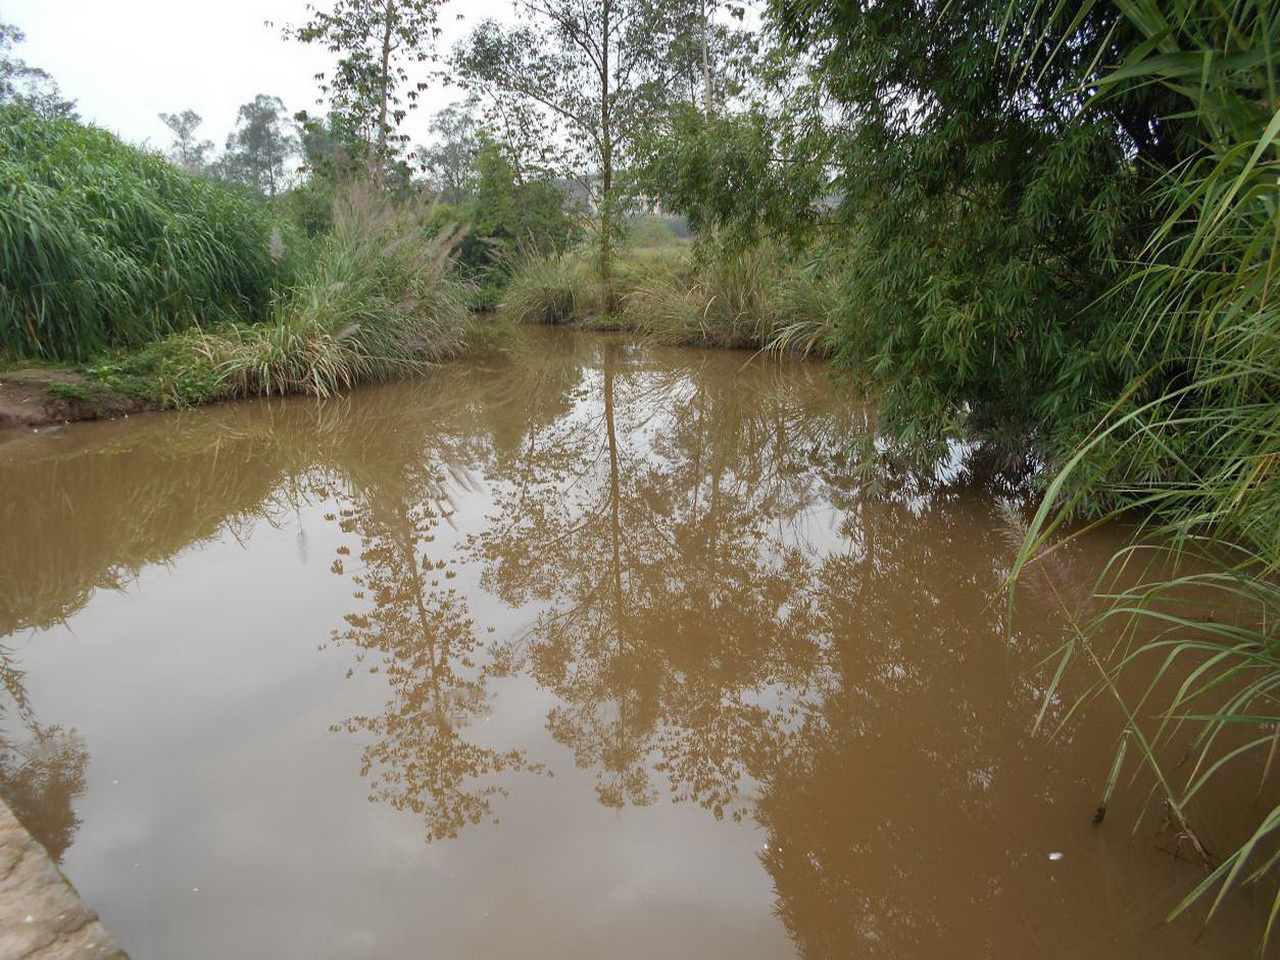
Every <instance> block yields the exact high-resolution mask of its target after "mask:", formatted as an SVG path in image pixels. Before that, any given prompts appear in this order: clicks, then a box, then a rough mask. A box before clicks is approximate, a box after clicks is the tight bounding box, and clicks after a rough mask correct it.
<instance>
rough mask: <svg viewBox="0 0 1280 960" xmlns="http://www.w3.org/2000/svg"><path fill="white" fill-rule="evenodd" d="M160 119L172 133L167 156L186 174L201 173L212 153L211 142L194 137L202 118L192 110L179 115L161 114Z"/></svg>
mask: <svg viewBox="0 0 1280 960" xmlns="http://www.w3.org/2000/svg"><path fill="white" fill-rule="evenodd" d="M160 119H161V120H162V121H163V122H164V125H165V126H166V127H168V128H169V129H170V130H171V131H172V132H173V146H172V147H171V148H170V150H169V156H170V157H172V158H173V161H174V162H175V163H177V164H178V166H180V167H182V169H183V170H186V171H187V173H202V172H203V171H204V169H205V168H206V167H208V165H209V155H210V154H211V153H213V141H212V140H201V139H199V138H198V137H197V136H196V130H198V129H199V128H200V124H202V123H203V122H204V118H203V117H201V116H200V114H198V113H196V112H195V111H194V110H183V111H182V112H181V113H162V114H160Z"/></svg>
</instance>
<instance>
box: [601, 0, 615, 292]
mask: <svg viewBox="0 0 1280 960" xmlns="http://www.w3.org/2000/svg"><path fill="white" fill-rule="evenodd" d="M611 12H612V4H611V3H610V0H604V3H603V6H602V13H603V19H602V24H603V27H602V30H601V34H602V35H601V39H600V49H601V51H602V55H601V57H600V285H601V287H602V291H603V294H604V309H605V312H606V313H612V312H613V308H614V295H613V218H614V209H613V129H612V127H611V123H612V117H611V116H610V109H609V29H610V23H609V14H610V13H611Z"/></svg>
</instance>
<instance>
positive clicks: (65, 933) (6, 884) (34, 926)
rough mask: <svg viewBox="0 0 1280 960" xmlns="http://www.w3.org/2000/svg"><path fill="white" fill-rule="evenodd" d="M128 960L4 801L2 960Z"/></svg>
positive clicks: (0, 813) (0, 807) (0, 819)
mask: <svg viewBox="0 0 1280 960" xmlns="http://www.w3.org/2000/svg"><path fill="white" fill-rule="evenodd" d="M90 957H100V958H104V960H128V958H127V957H126V955H125V952H124V951H123V950H121V949H120V948H119V947H118V946H117V945H116V942H115V941H114V940H113V939H111V935H110V934H108V933H107V931H106V930H105V929H104V928H103V926H102V923H101V922H100V921H99V920H98V915H97V913H95V912H94V911H93V910H90V909H89V908H88V907H87V906H85V904H84V901H82V900H81V899H80V895H79V894H77V893H76V891H75V888H74V887H72V886H71V884H70V883H68V882H67V879H66V878H65V877H64V876H63V875H62V874H61V873H59V872H58V868H57V867H56V866H54V864H53V861H52V860H50V859H49V855H48V854H47V853H45V849H44V847H42V846H40V844H38V843H37V842H36V841H35V838H33V837H32V836H31V834H29V833H27V830H26V828H25V827H23V826H22V824H21V823H19V822H18V818H17V817H15V816H14V815H13V811H12V810H10V809H9V807H8V806H7V805H6V804H5V803H4V802H3V801H0V960H73V958H74V960H87V958H90Z"/></svg>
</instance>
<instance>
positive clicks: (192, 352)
mask: <svg viewBox="0 0 1280 960" xmlns="http://www.w3.org/2000/svg"><path fill="white" fill-rule="evenodd" d="M458 239H459V233H458V231H457V230H456V228H454V227H451V226H450V227H446V228H444V229H440V228H439V227H438V226H436V225H435V217H434V214H433V210H432V208H431V207H430V206H429V205H426V204H424V203H422V202H420V201H415V200H408V201H405V200H396V199H393V198H390V197H388V196H385V195H383V194H381V193H380V192H378V191H377V190H376V189H375V188H374V187H371V186H369V185H367V184H359V183H356V184H351V185H349V186H347V187H346V188H344V192H342V193H341V194H340V195H339V197H338V199H337V201H336V203H335V206H334V214H333V232H332V234H330V235H329V236H328V237H326V238H325V239H324V240H323V241H322V242H321V243H320V244H319V246H318V248H317V249H316V252H315V255H314V258H313V259H312V262H311V263H310V264H309V265H308V266H307V267H306V268H305V269H304V270H302V271H301V272H300V275H299V276H298V278H297V280H296V281H295V282H294V284H293V285H292V286H290V287H289V288H288V289H287V290H286V291H284V292H283V293H282V294H281V295H280V296H279V297H278V298H277V299H276V300H275V302H274V304H273V306H272V310H271V319H270V320H269V321H268V322H265V323H261V324H253V325H248V324H235V323H231V324H223V325H220V326H217V327H214V328H212V329H208V330H187V331H183V332H180V333H177V334H174V335H172V336H170V337H168V338H165V339H163V340H161V341H159V342H157V343H154V344H152V345H150V346H148V347H147V348H146V349H143V350H141V351H135V352H131V353H128V354H124V355H122V356H119V357H117V358H115V359H114V360H111V361H108V362H105V363H103V364H100V365H99V366H97V367H96V368H94V372H95V373H96V374H97V375H98V376H99V377H100V378H101V379H103V380H105V381H106V382H107V383H108V384H109V385H112V386H115V387H118V388H123V389H127V390H132V392H135V393H136V392H143V393H144V394H146V393H147V392H148V391H151V392H150V394H149V395H148V399H150V400H152V401H154V402H158V403H160V404H161V405H166V406H180V405H185V404H190V403H195V402H201V401H205V400H212V399H226V398H230V397H241V396H260V395H271V394H278V395H284V394H290V393H305V394H310V395H312V396H318V397H327V396H331V395H333V394H335V393H339V392H341V391H343V390H346V389H349V388H351V387H352V386H354V385H355V384H357V383H360V382H363V381H368V380H382V379H388V378H391V377H395V376H403V375H406V374H410V373H416V372H420V371H422V370H424V369H425V368H426V367H428V366H429V365H430V364H432V363H434V362H437V361H440V360H443V359H445V358H447V357H450V356H452V355H454V354H456V353H458V352H459V351H460V350H462V349H463V347H464V345H465V342H466V336H467V332H468V328H469V322H470V321H469V313H468V311H467V309H466V305H465V291H464V290H463V287H462V285H461V283H460V282H459V281H458V279H457V277H456V274H455V271H454V269H453V267H454V262H453V254H454V250H455V249H456V246H457V242H458Z"/></svg>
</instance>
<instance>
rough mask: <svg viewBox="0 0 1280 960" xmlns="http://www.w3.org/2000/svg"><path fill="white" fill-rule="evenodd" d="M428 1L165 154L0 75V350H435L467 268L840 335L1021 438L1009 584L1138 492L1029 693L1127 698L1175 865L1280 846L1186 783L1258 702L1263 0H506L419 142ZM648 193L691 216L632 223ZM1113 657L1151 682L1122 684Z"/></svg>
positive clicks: (1269, 141) (1265, 250)
mask: <svg viewBox="0 0 1280 960" xmlns="http://www.w3.org/2000/svg"><path fill="white" fill-rule="evenodd" d="M436 7H437V4H435V3H432V2H429V0H395V2H389V3H385V4H382V3H378V4H374V3H371V2H368V0H343V3H342V4H341V5H339V6H338V7H336V8H335V12H334V13H333V14H332V15H330V14H326V13H323V12H321V13H317V14H316V17H315V18H314V19H313V21H312V22H311V23H310V24H308V25H306V26H305V27H302V28H296V29H294V30H292V32H291V35H292V36H294V37H296V38H297V39H300V40H302V41H304V42H324V43H326V44H329V45H331V46H332V48H333V49H334V50H335V52H337V53H339V55H340V59H339V64H338V70H337V72H335V73H334V74H333V75H332V77H330V79H329V80H328V81H326V82H327V84H328V86H329V89H330V93H331V94H332V96H331V100H332V110H331V111H330V112H329V113H328V114H327V115H326V116H325V117H323V118H316V117H309V116H306V115H305V114H304V115H299V117H298V118H297V121H296V125H295V121H294V120H290V119H289V118H288V117H287V115H286V114H285V111H284V108H283V105H280V104H279V101H276V100H274V98H269V97H259V98H257V99H255V101H253V103H252V104H246V106H245V108H244V109H242V111H241V117H240V119H239V126H238V128H237V131H236V132H235V133H233V135H232V137H230V138H229V139H228V146H227V151H226V153H225V154H224V156H223V157H222V158H220V159H219V160H211V159H210V150H211V144H209V143H208V142H204V141H199V140H198V139H197V137H196V134H195V130H196V128H197V127H198V124H199V117H198V116H195V115H194V114H191V113H190V111H188V112H187V113H186V114H172V115H166V123H167V124H169V126H170V127H171V129H173V131H174V133H175V148H174V153H173V159H174V160H176V161H177V164H178V165H177V166H175V165H172V164H170V163H168V162H167V161H166V160H164V159H162V158H160V157H158V156H154V155H150V154H147V153H145V152H141V151H138V150H136V149H134V148H132V147H128V146H126V145H124V144H122V143H120V142H119V141H118V140H116V139H115V138H113V137H111V136H109V135H107V134H105V133H102V132H101V131H97V130H94V129H92V128H89V127H85V126H82V125H80V124H79V123H77V122H76V121H75V120H74V119H70V118H68V113H69V110H68V108H67V105H66V104H65V101H61V100H60V99H58V98H57V97H55V96H53V95H52V94H49V93H48V91H45V94H43V95H42V97H36V96H35V95H34V94H21V93H20V92H15V90H11V89H9V88H6V87H4V86H0V101H5V100H10V101H14V102H13V103H12V104H11V105H7V106H3V107H0V110H2V111H3V112H2V113H0V246H2V247H3V251H4V252H3V258H4V259H3V261H2V266H3V282H2V283H0V344H2V345H3V348H4V350H5V352H6V354H7V355H9V356H12V357H42V358H57V359H75V360H81V361H85V360H89V361H90V363H89V369H90V370H91V371H92V372H93V373H94V374H95V375H96V376H99V377H100V378H102V379H104V380H106V381H107V382H108V383H110V384H114V385H117V386H121V387H125V388H128V389H132V390H134V391H135V392H143V393H146V394H148V395H149V396H152V397H153V398H155V399H159V400H162V401H163V402H170V403H185V402H192V401H194V400H199V399H205V398H210V397H226V396H234V395H243V394H249V393H261V392H268V393H271V392H287V391H291V390H305V391H308V392H311V393H315V394H321V395H324V394H327V393H331V392H333V391H335V390H339V389H342V388H344V387H346V386H349V385H350V384H352V383H354V382H356V381H357V380H360V379H365V378H369V377H382V376H389V375H392V374H395V373H398V372H402V371H405V370H412V369H417V368H420V367H421V365H422V364H423V363H426V362H429V361H431V360H434V359H438V358H440V357H443V356H445V355H448V354H449V353H451V352H452V351H453V350H455V349H457V348H458V347H459V345H460V343H461V337H462V331H463V328H464V326H465V317H464V314H465V311H464V305H470V306H472V307H488V306H491V305H493V304H494V303H495V302H498V301H499V300H501V301H502V303H503V304H504V306H505V309H506V312H507V314H508V315H509V316H511V317H513V318H515V319H517V320H522V321H528V322H564V321H568V320H578V321H585V320H592V321H594V322H596V323H598V324H601V325H606V326H623V327H627V328H630V329H634V330H638V331H641V332H644V333H646V334H648V335H650V336H653V337H655V338H659V339H662V340H664V341H679V342H694V343H703V344H712V345H721V346H733V347H773V348H775V349H779V350H784V349H786V350H797V351H801V352H805V353H815V354H819V355H822V356H824V357H829V358H830V360H831V362H832V364H833V365H834V368H835V369H837V370H838V371H840V372H841V373H842V375H843V376H844V378H845V379H846V381H847V382H848V383H849V384H850V385H851V387H853V388H856V389H860V390H863V391H865V392H867V393H869V394H870V395H872V396H873V397H874V398H875V399H876V400H877V402H878V404H879V410H880V413H881V418H880V421H879V422H880V426H881V428H882V429H883V430H885V431H886V433H887V434H889V435H890V436H891V437H892V438H893V439H894V440H897V441H900V442H901V445H903V446H910V447H912V448H914V449H916V450H919V451H921V452H922V453H923V454H924V455H926V457H927V456H928V455H930V454H937V452H938V451H939V450H942V449H945V445H944V442H945V441H947V440H949V439H953V438H956V437H965V438H968V439H974V438H976V439H979V440H981V441H983V442H985V443H987V444H988V445H991V446H993V447H1001V448H1003V449H1005V450H1010V449H1011V450H1014V451H1017V452H1018V453H1019V454H1020V457H1021V459H1023V460H1026V461H1031V462H1034V463H1037V464H1040V465H1048V467H1049V469H1048V470H1047V471H1045V473H1044V477H1045V479H1044V484H1045V485H1044V491H1043V492H1044V498H1043V504H1042V506H1041V507H1040V509H1039V511H1038V512H1037V513H1036V515H1035V516H1034V517H1033V518H1032V519H1031V522H1030V525H1029V527H1028V528H1027V530H1026V534H1025V538H1024V539H1023V541H1022V544H1021V547H1020V549H1019V551H1018V556H1017V558H1016V561H1015V563H1014V565H1013V573H1015V574H1017V575H1018V577H1019V578H1020V580H1021V582H1024V583H1025V582H1026V580H1027V579H1028V578H1032V579H1034V578H1036V577H1041V578H1045V577H1048V576H1049V571H1050V569H1051V567H1052V564H1051V563H1049V562H1047V561H1046V560H1045V558H1046V556H1049V555H1052V554H1053V549H1052V548H1053V547H1054V546H1055V545H1056V539H1057V538H1059V537H1060V536H1061V534H1062V531H1064V530H1065V529H1067V526H1068V524H1070V523H1072V522H1074V521H1076V520H1078V519H1080V518H1081V517H1100V516H1111V515H1123V516H1124V517H1125V518H1127V519H1131V520H1134V521H1135V522H1137V523H1138V524H1140V528H1139V534H1140V536H1139V538H1138V539H1137V540H1136V541H1135V545H1134V546H1133V547H1131V548H1128V549H1126V550H1125V551H1122V552H1121V553H1119V554H1117V556H1116V558H1115V561H1114V564H1113V566H1112V568H1111V569H1110V570H1109V571H1108V572H1107V574H1105V575H1104V577H1103V579H1102V580H1101V581H1100V582H1099V584H1098V587H1097V590H1096V591H1095V597H1094V603H1093V605H1092V606H1091V607H1090V608H1089V610H1090V611H1091V612H1087V613H1086V612H1085V611H1084V610H1082V609H1076V608H1075V607H1073V606H1072V605H1070V604H1068V603H1067V602H1066V601H1065V599H1064V603H1063V606H1064V614H1065V619H1064V622H1065V623H1066V627H1065V628H1064V629H1065V630H1066V642H1065V644H1064V647H1063V650H1062V655H1061V657H1059V658H1057V660H1056V661H1055V663H1056V665H1057V666H1056V672H1055V673H1054V675H1053V679H1052V681H1051V683H1050V684H1049V686H1050V690H1049V693H1048V694H1047V696H1048V697H1052V696H1054V695H1055V694H1056V691H1057V689H1058V687H1059V683H1060V682H1061V679H1062V677H1063V676H1064V674H1065V671H1066V669H1067V667H1068V666H1069V665H1070V664H1071V663H1072V662H1073V661H1074V660H1076V659H1080V660H1082V661H1084V662H1085V663H1086V664H1088V665H1089V669H1091V670H1093V671H1095V673H1094V676H1095V677H1096V683H1095V684H1094V685H1093V689H1094V690H1095V691H1101V692H1103V693H1104V694H1106V695H1108V696H1112V697H1114V698H1115V699H1116V700H1117V701H1118V702H1119V703H1120V704H1121V707H1122V712H1123V713H1124V716H1125V717H1126V723H1125V727H1124V730H1123V732H1122V733H1121V736H1120V746H1119V749H1118V751H1117V765H1116V769H1115V771H1113V774H1112V777H1111V779H1110V782H1109V783H1108V784H1107V786H1106V788H1105V791H1104V793H1105V796H1104V801H1103V804H1102V811H1100V815H1101V812H1105V806H1106V799H1107V797H1109V795H1110V792H1111V790H1112V789H1113V788H1114V786H1115V783H1116V782H1117V779H1118V776H1119V773H1120V771H1121V770H1122V769H1124V764H1125V761H1126V757H1128V758H1130V759H1129V761H1128V762H1129V763H1130V765H1132V763H1133V761H1132V758H1133V757H1140V758H1141V760H1142V762H1143V763H1144V764H1145V766H1146V768H1147V771H1148V773H1149V774H1152V775H1153V776H1154V780H1155V782H1156V784H1157V789H1156V793H1155V796H1156V797H1158V799H1159V800H1160V801H1162V803H1163V805H1164V808H1165V810H1166V811H1167V812H1168V819H1169V820H1170V822H1171V823H1172V824H1173V826H1174V828H1175V829H1176V830H1177V831H1178V832H1179V834H1180V835H1181V836H1183V837H1184V838H1186V839H1187V840H1189V841H1190V843H1191V845H1192V847H1193V848H1195V849H1196V850H1197V851H1199V853H1200V854H1201V855H1202V856H1203V857H1204V859H1205V861H1206V864H1207V865H1208V866H1209V867H1210V872H1209V873H1208V874H1207V879H1206V882H1205V885H1203V886H1202V887H1201V888H1200V889H1199V890H1197V891H1195V893H1196V894H1202V893H1205V892H1208V891H1210V890H1213V889H1215V885H1216V889H1218V890H1219V891H1220V892H1221V891H1225V890H1226V889H1228V888H1230V887H1232V886H1235V885H1237V884H1238V883H1240V882H1242V881H1244V880H1246V879H1250V878H1255V879H1256V878H1260V877H1263V876H1268V875H1269V874H1270V873H1271V868H1273V867H1275V866H1276V865H1277V864H1278V863H1280V854H1277V853H1276V852H1275V851H1276V850H1277V847H1278V846H1280V807H1277V808H1275V809H1267V810H1264V811H1262V812H1261V813H1259V812H1257V811H1254V812H1253V813H1252V814H1250V815H1251V816H1253V817H1254V820H1255V821H1256V823H1257V833H1256V835H1255V836H1254V837H1253V838H1252V839H1251V840H1250V841H1249V842H1248V843H1247V844H1245V845H1244V846H1243V847H1241V849H1240V850H1239V851H1237V852H1236V853H1235V854H1234V855H1231V856H1228V857H1225V858H1220V859H1217V860H1214V859H1213V858H1211V857H1210V855H1209V852H1208V851H1206V850H1204V849H1203V846H1202V844H1200V842H1199V840H1198V839H1197V834H1196V829H1195V824H1194V822H1193V819H1194V818H1193V815H1192V813H1191V803H1192V801H1193V800H1194V798H1195V796H1196V795H1197V793H1198V792H1199V791H1200V790H1201V789H1202V788H1203V787H1204V785H1205V784H1206V783H1207V782H1209V781H1210V780H1211V779H1212V778H1213V776H1214V774H1215V773H1216V772H1217V771H1219V770H1220V769H1222V768H1223V766H1224V765H1225V764H1229V763H1235V762H1239V761H1240V759H1241V758H1243V757H1246V756H1248V755H1250V754H1251V753H1261V754H1263V755H1268V754H1269V753H1270V752H1273V751H1274V746H1275V743H1276V734H1275V731H1276V730H1277V729H1280V713H1278V712H1277V709H1276V694H1277V690H1280V644H1278V643H1277V641H1276V638H1275V624H1276V623H1277V622H1280V589H1277V586H1276V574H1277V571H1278V569H1280V459H1278V458H1277V452H1278V448H1280V428H1278V427H1277V418H1276V410H1277V401H1278V400H1280V396H1278V394H1280V306H1278V298H1280V290H1278V289H1277V285H1278V284H1280V80H1278V79H1277V62H1278V60H1277V54H1276V49H1277V45H1278V44H1280V6H1277V5H1276V4H1275V3H1273V2H1271V0H1225V2H1219V0H1175V2H1171V3H1168V4H1153V3H1135V2H1131V0H1080V2H1077V3H1067V2H1065V0H1062V2H1056V3H1055V2H1050V0H881V2H874V3H873V2H846V0H769V2H768V3H767V4H766V5H765V6H764V8H763V10H762V11H761V12H762V22H761V23H760V25H759V28H758V29H750V28H749V26H748V22H749V18H747V17H746V16H745V15H744V12H743V11H742V10H741V9H740V8H737V7H736V6H735V5H733V4H728V5H725V4H718V3H702V4H695V5H690V4H687V3H680V2H677V0H626V2H623V0H604V2H602V3H599V4H590V5H583V4H577V3H568V2H560V0H543V2H540V3H539V4H536V5H535V4H528V3H523V0H522V5H521V9H523V10H524V11H525V13H526V14H528V17H527V20H526V22H524V23H523V25H521V26H520V27H519V28H518V29H516V30H514V31H513V30H510V29H507V28H506V27H504V26H502V25H500V24H495V23H492V22H487V23H483V24H481V25H480V26H479V27H478V28H477V29H476V31H475V32H474V33H473V35H472V36H471V38H470V39H469V40H468V41H466V42H465V43H463V44H461V45H460V46H459V47H458V49H457V50H456V51H455V52H454V55H453V61H452V64H451V67H452V70H453V71H454V73H456V75H457V76H458V77H459V78H461V79H463V80H465V81H466V82H467V83H469V84H470V85H471V92H472V94H473V96H472V98H471V99H470V100H468V101H466V102H465V103H463V104H460V105H457V106H455V107H453V108H451V110H449V111H445V112H442V113H441V114H440V115H439V117H438V118H437V122H436V124H435V125H434V132H435V134H436V142H435V143H434V144H433V145H431V146H429V147H420V148H418V149H416V150H413V151H408V150H406V147H407V144H406V142H405V137H404V135H403V134H402V133H401V132H400V127H399V124H400V122H401V120H402V119H403V117H404V115H405V113H406V112H407V111H408V109H409V108H410V107H411V105H412V103H413V101H414V100H415V99H416V96H417V93H418V91H419V90H420V89H421V84H420V83H417V82H416V81H415V80H413V79H411V78H410V74H409V72H408V71H409V66H410V65H411V64H413V63H423V62H424V61H425V60H427V59H428V56H429V54H428V48H429V46H430V39H429V38H430V36H431V28H432V25H433V24H434V23H435V22H436V14H437V10H436ZM355 27H359V29H358V30H356V29H355ZM378 37H382V38H383V39H382V41H381V45H380V46H379V43H378V42H377V38H378ZM397 37H399V38H400V40H399V42H398V43H397V42H396V41H395V38H397ZM3 40H4V32H3V30H0V53H3V50H4V43H3ZM24 69H29V68H25V67H24ZM11 75H17V74H14V73H13V71H12V70H11V71H9V73H4V72H3V71H0V76H11ZM10 86H12V84H11V85H10ZM170 121H172V122H170ZM295 164H297V166H294V165H295ZM421 174H425V178H424V177H422V176H420V175H421ZM655 209H661V210H662V211H663V212H664V214H667V215H669V214H679V215H680V216H682V217H683V218H685V220H686V221H687V223H688V224H690V225H691V226H692V227H693V229H694V233H695V237H694V241H693V243H692V244H687V245H686V244H681V243H676V242H675V241H674V238H673V237H672V236H670V235H668V236H666V237H665V238H664V240H663V242H659V243H646V242H643V240H642V238H639V237H638V234H640V233H642V232H643V230H644V229H645V227H644V226H643V225H644V224H650V225H651V224H652V223H654V222H655V220H654V218H653V217H652V216H646V215H645V213H646V211H649V212H652V211H653V210H655ZM629 226H630V230H629ZM629 232H630V234H631V236H630V237H628V233H629ZM108 348H128V349H127V350H126V351H125V352H117V353H114V354H110V355H104V353H103V351H105V350H108ZM1139 561H1140V562H1139ZM1121 570H1124V571H1125V576H1126V579H1125V580H1124V581H1123V585H1120V584H1121V581H1120V580H1119V579H1118V573H1119V572H1120V571H1121ZM1135 570H1138V571H1140V573H1139V574H1137V575H1136V581H1135V574H1134V571H1135ZM1170 570H1172V571H1173V572H1172V574H1171V573H1170V572H1169V571H1170ZM1157 571H1160V572H1157ZM1206 571H1207V572H1206ZM1050 579H1051V578H1050ZM1015 596H1016V594H1015ZM1206 598H1207V599H1206ZM1206 607H1207V609H1206ZM1224 609H1225V610H1227V611H1229V614H1227V615H1225V616H1224V615H1223V614H1222V613H1221V611H1223V610H1224ZM1135 664H1143V665H1144V667H1143V669H1145V670H1147V671H1148V673H1149V675H1153V676H1155V677H1157V679H1159V680H1165V681H1167V683H1165V684H1163V685H1161V684H1155V685H1153V686H1152V688H1151V689H1152V690H1155V689H1160V690H1164V689H1165V688H1166V687H1169V688H1171V689H1172V690H1173V691H1174V692H1173V693H1172V694H1168V695H1166V696H1165V697H1164V699H1163V700H1159V701H1158V699H1157V698H1156V697H1155V695H1154V694H1153V693H1150V692H1148V694H1147V695H1145V696H1142V697H1141V698H1140V699H1139V700H1138V701H1136V702H1135V701H1131V700H1130V699H1127V698H1126V697H1125V696H1124V695H1123V694H1122V693H1121V692H1120V691H1121V689H1122V686H1123V684H1122V682H1121V676H1122V674H1124V673H1125V672H1126V671H1128V670H1131V669H1132V668H1133V666H1134V665H1135ZM1188 744H1189V745H1190V747H1189V750H1188ZM1187 758H1189V759H1187ZM1268 766H1269V765H1268ZM1277 906H1278V911H1277V912H1278V913H1280V900H1277Z"/></svg>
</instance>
